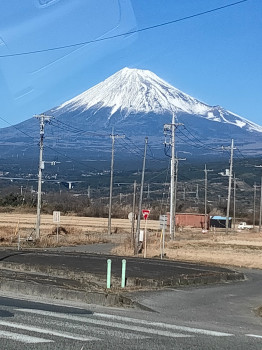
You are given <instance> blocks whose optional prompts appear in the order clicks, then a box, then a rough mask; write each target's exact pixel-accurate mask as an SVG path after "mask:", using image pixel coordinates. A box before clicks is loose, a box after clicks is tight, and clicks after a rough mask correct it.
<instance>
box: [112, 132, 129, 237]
mask: <svg viewBox="0 0 262 350" xmlns="http://www.w3.org/2000/svg"><path fill="white" fill-rule="evenodd" d="M110 137H111V139H112V152H111V175H110V194H109V213H108V234H109V235H111V216H112V195H113V176H114V155H115V139H116V138H118V139H120V138H121V139H123V138H125V135H114V130H112V134H111V135H110Z"/></svg>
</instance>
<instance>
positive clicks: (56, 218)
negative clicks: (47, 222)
mask: <svg viewBox="0 0 262 350" xmlns="http://www.w3.org/2000/svg"><path fill="white" fill-rule="evenodd" d="M53 223H54V224H56V241H57V243H58V240H59V238H58V228H59V224H60V211H53Z"/></svg>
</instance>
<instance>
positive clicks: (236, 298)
mask: <svg viewBox="0 0 262 350" xmlns="http://www.w3.org/2000/svg"><path fill="white" fill-rule="evenodd" d="M245 273H246V275H247V277H248V279H247V280H246V281H242V282H234V283H229V284H221V285H215V286H205V287H197V288H180V289H168V290H162V291H157V292H139V293H136V298H137V300H138V301H139V302H140V303H143V304H144V305H145V306H147V307H149V308H151V309H153V310H154V311H143V310H139V309H118V308H106V307H99V306H95V305H88V306H87V305H85V306H84V305H78V307H76V305H75V306H74V307H73V306H72V304H71V306H69V305H68V306H67V307H66V306H65V305H64V306H61V305H60V306H56V305H53V303H47V302H45V303H39V302H38V303H35V302H32V301H25V300H20V299H19V296H16V297H14V298H7V297H3V296H2V297H0V338H1V346H0V347H1V349H4V350H9V349H39V350H42V349H63V350H67V349H76V350H77V349H79V350H80V349H81V350H85V349H97V350H101V349H108V350H110V349H114V350H115V349H141V350H142V349H143V350H149V349H150V350H154V349H157V350H160V349H161V350H162V349H167V350H169V349H170V350H171V349H172V350H174V349H179V350H180V349H181V350H188V349H190V350H191V349H199V350H204V349H208V350H215V349H216V350H218V349H219V350H221V349H227V350H228V349H238V350H246V349H257V350H261V348H262V327H261V326H262V322H261V318H260V317H258V316H256V315H255V313H254V309H255V308H256V307H258V306H259V305H260V303H261V302H262V298H261V291H262V272H261V271H256V270H253V271H245Z"/></svg>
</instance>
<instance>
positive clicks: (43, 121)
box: [35, 114, 53, 239]
mask: <svg viewBox="0 0 262 350" xmlns="http://www.w3.org/2000/svg"><path fill="white" fill-rule="evenodd" d="M35 118H37V119H39V122H40V142H39V148H40V153H39V166H38V189H37V212H36V229H35V232H36V239H39V238H40V223H41V217H40V216H41V195H42V172H43V170H44V162H43V150H44V134H45V124H46V123H49V122H50V120H51V118H53V117H51V116H47V115H45V114H40V115H35Z"/></svg>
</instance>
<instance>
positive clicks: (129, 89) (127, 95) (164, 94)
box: [52, 68, 262, 132]
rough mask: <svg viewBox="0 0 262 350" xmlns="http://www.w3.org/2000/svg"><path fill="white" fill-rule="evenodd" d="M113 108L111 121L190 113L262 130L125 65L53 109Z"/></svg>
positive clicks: (58, 111)
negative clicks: (142, 116)
mask: <svg viewBox="0 0 262 350" xmlns="http://www.w3.org/2000/svg"><path fill="white" fill-rule="evenodd" d="M104 108H106V109H110V111H109V113H108V120H109V119H110V118H111V117H112V116H113V115H114V114H115V113H118V114H119V115H120V117H119V118H118V121H120V120H123V119H125V118H127V117H128V116H129V115H131V114H138V113H143V114H147V113H154V114H162V115H163V114H166V113H175V114H181V113H187V114H193V115H196V116H201V117H203V118H206V119H208V120H210V121H215V122H222V123H229V124H232V125H235V126H238V127H240V128H244V129H246V130H248V131H257V132H262V127H260V126H258V125H256V124H255V123H252V122H250V121H248V120H247V119H244V118H242V117H240V116H238V115H236V114H234V113H231V112H228V111H226V110H224V109H223V108H221V107H219V106H215V107H211V106H208V105H207V104H205V103H203V102H200V101H198V100H197V99H195V98H193V97H191V96H189V95H187V94H185V93H183V92H181V91H180V90H178V89H176V88H175V87H173V86H172V85H170V84H168V83H167V82H165V81H164V80H162V79H160V78H159V77H158V76H157V75H156V74H154V73H152V72H150V71H148V70H140V69H129V68H124V69H122V70H120V71H119V72H117V73H115V74H113V75H112V76H111V77H109V78H107V79H106V80H105V81H103V82H101V83H99V84H97V85H96V86H94V87H93V88H91V89H89V90H87V91H85V92H84V93H82V94H81V95H78V96H76V97H75V98H73V99H71V100H69V101H67V102H65V103H63V104H62V105H61V106H59V107H58V108H56V109H53V110H52V112H53V113H54V114H55V115H60V114H63V113H65V112H66V113H68V112H77V111H81V113H84V112H87V111H88V110H90V109H95V110H96V111H99V110H101V109H104Z"/></svg>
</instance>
